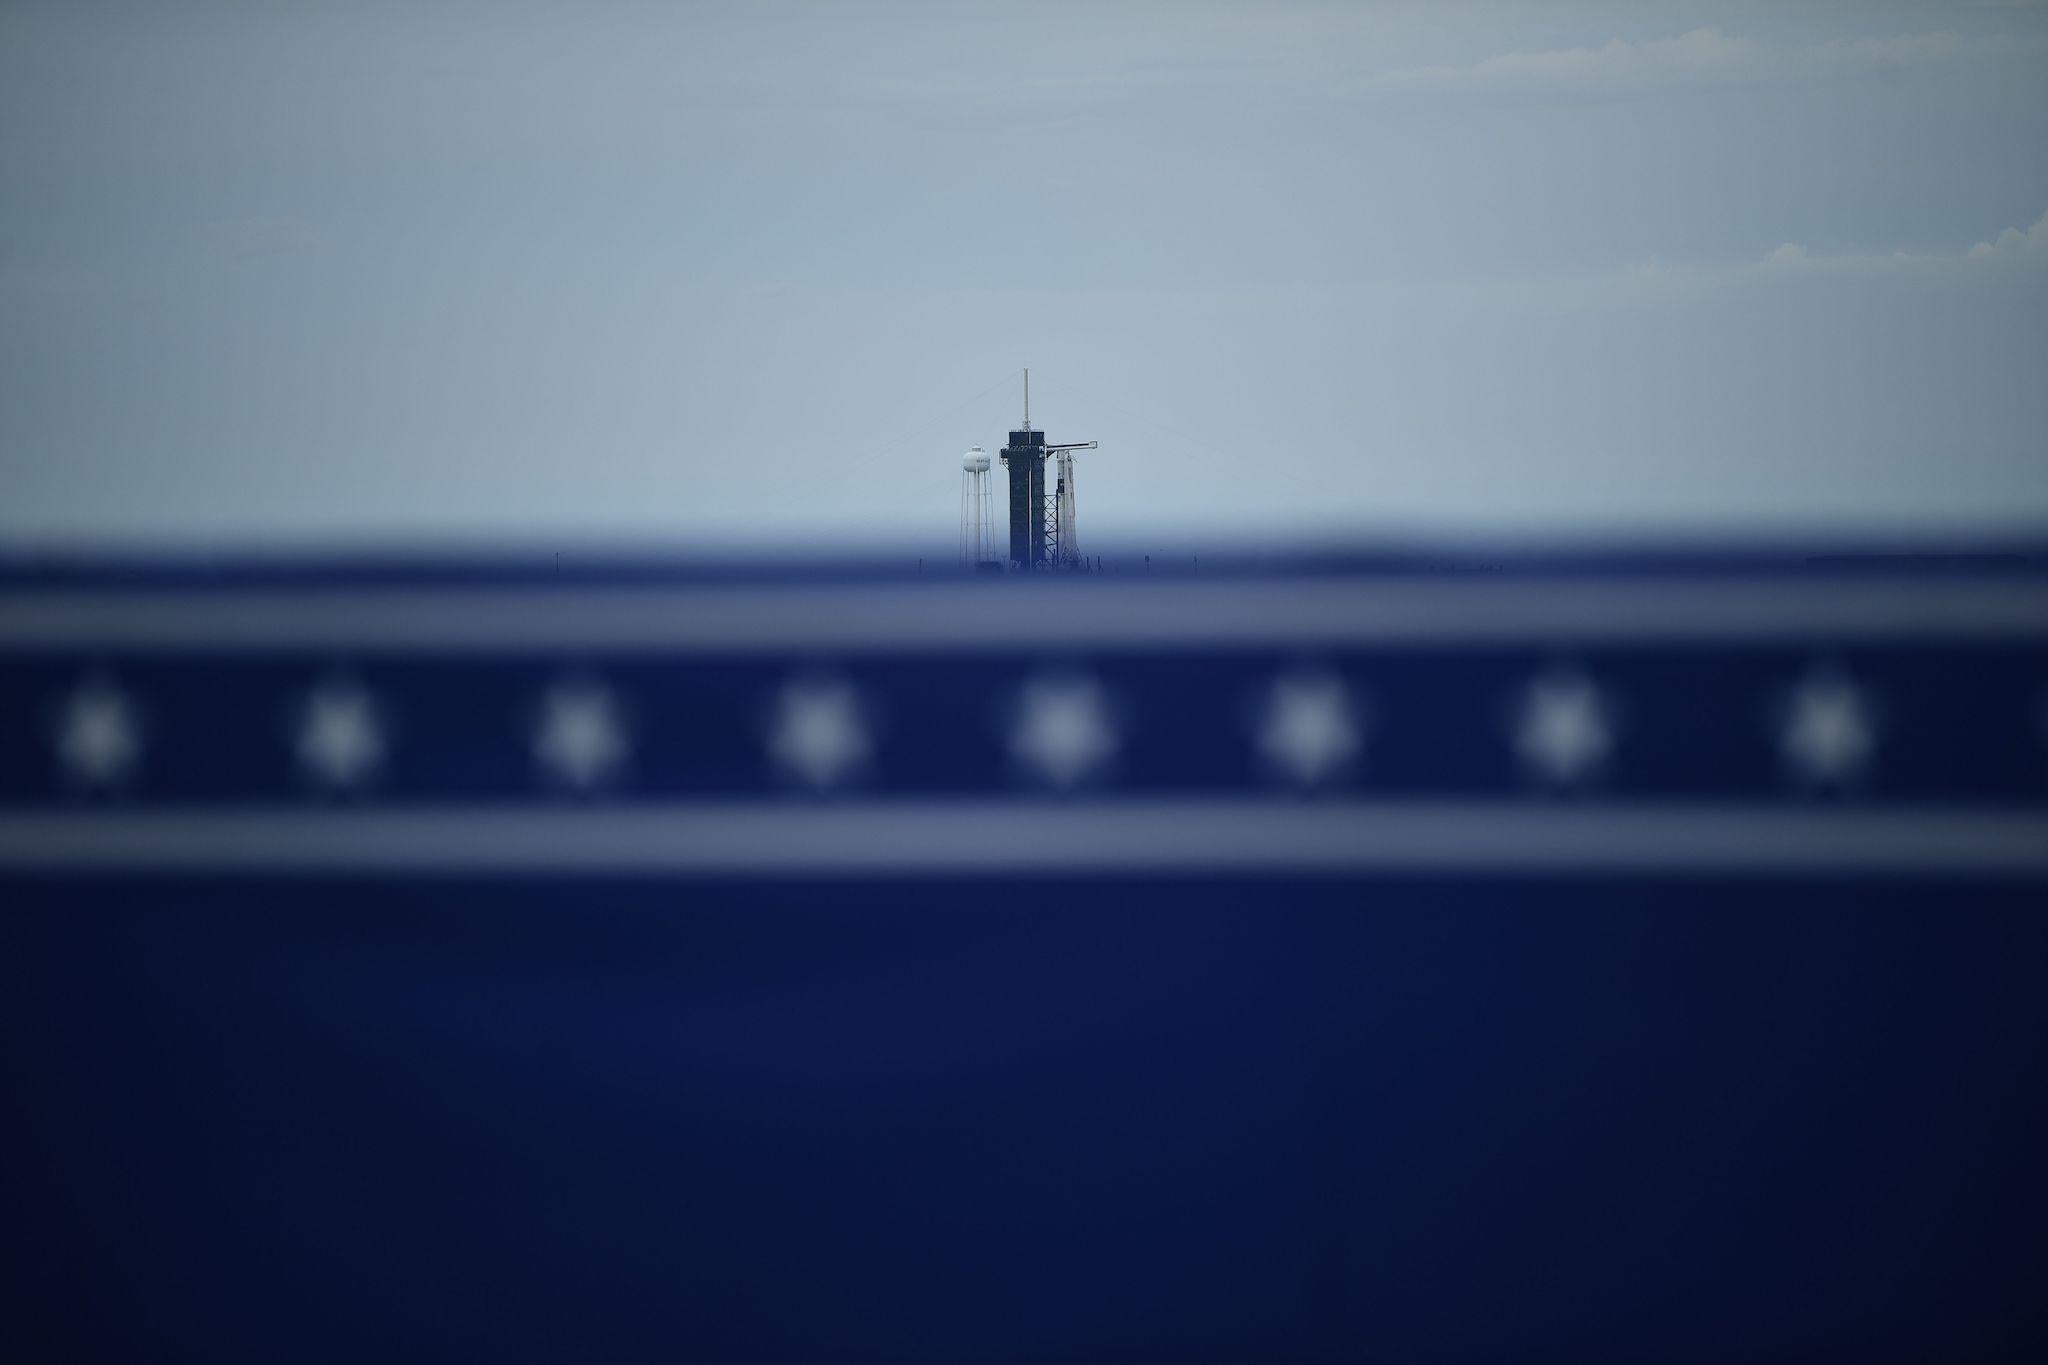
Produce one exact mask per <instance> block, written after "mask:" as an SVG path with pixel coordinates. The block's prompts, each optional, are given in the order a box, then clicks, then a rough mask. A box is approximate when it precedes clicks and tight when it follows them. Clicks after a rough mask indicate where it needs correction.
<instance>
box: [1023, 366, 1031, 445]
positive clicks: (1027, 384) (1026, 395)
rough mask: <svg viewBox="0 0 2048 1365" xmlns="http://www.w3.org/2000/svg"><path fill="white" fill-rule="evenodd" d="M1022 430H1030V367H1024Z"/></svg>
mask: <svg viewBox="0 0 2048 1365" xmlns="http://www.w3.org/2000/svg"><path fill="white" fill-rule="evenodd" d="M1024 430H1026V431H1029V430H1031V367H1030V366H1029V365H1026V366H1025V367H1024Z"/></svg>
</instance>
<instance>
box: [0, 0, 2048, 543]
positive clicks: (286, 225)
mask: <svg viewBox="0 0 2048 1365" xmlns="http://www.w3.org/2000/svg"><path fill="white" fill-rule="evenodd" d="M0 211H4V219H0V540H4V541H10V542H15V543H23V542H33V543H47V542H51V541H63V540H67V539H73V538H88V539H90V538H101V537H109V536H122V535H146V536H149V537H151V538H165V537H170V538H180V539H183V538H191V539H200V540H208V539H223V538H225V539H231V540H248V539H251V538H262V539H265V540H272V539H277V538H285V539H290V538H293V537H301V536H318V537H322V538H329V539H331V538H337V537H339V538H352V537H359V536H368V537H389V536H408V537H420V536H435V535H449V534H457V535H485V536H488V535H492V534H516V535H530V534H534V533H547V534H558V533H559V534H565V535H624V536H629V537H632V538H634V539H636V540H640V541H648V540H653V541H657V542H663V543H668V542H685V541H687V540H688V539H690V538H693V537H709V538H715V539H717V540H720V541H732V540H754V541H764V542H773V541H782V542H787V541H789V540H790V539H792V538H795V537H799V536H814V535H817V536H825V537H829V538H832V539H835V540H851V539H873V538H877V537H889V538H893V539H897V540H899V541H901V542H903V543H906V544H916V545H919V546H931V547H932V548H934V549H935V550H936V551H939V552H943V551H944V550H945V549H946V548H948V547H949V546H950V544H951V538H952V536H953V532H954V524H955V519H956V515H957V481H958V478H959V464H958V455H959V452H960V451H961V450H962V449H963V448H964V447H966V446H967V445H969V444H976V443H979V444H983V445H988V446H991V447H992V446H995V445H997V444H1000V441H1001V438H1002V432H1003V430H1004V429H1005V427H1006V426H1007V425H1008V424H1009V423H1011V422H1012V421H1014V420H1015V418H1016V417H1017V415H1018V405H1019V404H1018V394H1017V386H1016V383H1015V379H1014V375H1015V372H1016V369H1017V367H1019V366H1023V365H1027V364H1028V365H1030V366H1031V367H1032V371H1033V397H1034V404H1033V411H1034V415H1035V416H1037V417H1038V418H1040V419H1041V420H1040V425H1042V426H1044V427H1046V428H1047V429H1048V430H1049V431H1050V433H1051V434H1052V437H1053V439H1056V440H1057V439H1084V438H1099V439H1100V440H1101V441H1102V443H1103V445H1102V449H1101V450H1100V451H1099V452H1097V453H1095V454H1093V455H1091V456H1088V457H1084V458H1085V461H1086V463H1085V465H1084V474H1083V484H1082V486H1083V487H1084V488H1085V489H1086V490H1087V491H1086V493H1085V495H1084V497H1083V499H1082V504H1081V505H1082V528H1083V532H1084V538H1085V536H1086V534H1087V532H1088V531H1089V529H1090V528H1091V527H1092V528H1095V529H1096V530H1097V531H1098V532H1102V531H1106V532H1109V533H1112V534H1114V533H1128V534H1129V535H1131V536H1135V537H1154V536H1164V535H1168V534H1176V535H1178V534H1197V535H1204V534H1214V533H1220V532H1234V533H1237V534H1253V533H1257V534H1263V533H1266V532H1268V531H1277V530H1292V531H1296V532H1303V531H1315V532H1321V531H1329V530H1333V529H1343V528H1351V529H1359V530H1364V531H1368V532H1381V533H1384V532H1396V533H1423V534H1442V533H1466V532H1478V533H1489V534H1497V533H1500V532H1503V531H1505V532H1510V533H1515V534H1521V535H1551V534H1560V533H1571V534H1580V533H1587V532H1594V533H1599V532H1611V531H1615V530H1624V531H1641V530H1644V529H1659V528H1666V527H1672V526H1682V527H1686V528H1689V529H1695V530H1698V529H1705V530H1722V531H1735V532H1746V533H1756V532H1759V531H1762V532H1770V531H1774V530H1779V531H1782V530H1790V529H1793V528H1812V527H1822V528H1830V529H1836V530H1845V531H1849V532H1855V531H1858V530H1864V531H1869V530H1887V529H1894V528H1898V527H1903V526H1921V527H1933V528H1938V529H1947V530H1969V529H1998V530H2007V531H2010V530H2013V529H2020V530H2027V529H2031V530H2033V531H2036V532H2039V531H2042V530H2048V437H2044V432H2048V7H2044V6H2042V5H2038V4H2025V3H2004V4H1992V3H1982V4H1972V3H1948V4H1933V3H1912V4H1908V3H1882V2H1879V0H1872V2H1871V3H1825V2H1823V0H1814V2H1813V3H1801V4H1796V5H1793V4H1784V3H1723V4H1678V3H1666V2H1665V0H1630V2H1629V3H1609V2H1601V0H1556V2H1555V3H1543V4H1536V3H1522V4H1498V3H1494V4H1489V3H1477V2H1461V0H1433V2H1432V3H1417V4H1408V3H1387V4H1343V3H1285V2H1282V0H1263V2H1261V3H1229V4H1226V3H1203V2H1201V0H1194V2H1191V3H1180V4H1163V3H1116V2H1114V0H1090V2H1089V3H1077V4H1063V3H1044V2H1040V3H1031V4H985V5H978V4H907V3H879V4H837V5H829V6H828V5H812V4H784V3H773V2H771V0H747V2H746V3H743V4H731V5H715V4H707V5H687V4H651V3H649V4H641V3H626V2H625V0H600V2H599V3H581V4H571V3H562V4H546V5H542V4H489V5H484V4H476V5H467V4H452V3H441V4H435V3H419V2H417V0H415V2H414V3H393V4H385V3H381V2H380V0H344V2H342V3H333V4H326V3H310V2H309V3H294V4H288V5H266V4H255V3H249V4H222V3H213V4H209V3H186V4H164V3H161V2H160V0H152V2H151V3H142V4H132V5H131V4H115V3H91V2H90V0H62V2H61V3H52V4H47V5H45V4H23V3H16V2H15V0H0Z"/></svg>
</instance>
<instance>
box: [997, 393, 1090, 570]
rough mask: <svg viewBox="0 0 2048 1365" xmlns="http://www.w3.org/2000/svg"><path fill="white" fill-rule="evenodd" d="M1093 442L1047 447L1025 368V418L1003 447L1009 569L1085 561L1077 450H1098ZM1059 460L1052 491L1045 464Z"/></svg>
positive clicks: (1039, 567) (1046, 566)
mask: <svg viewBox="0 0 2048 1365" xmlns="http://www.w3.org/2000/svg"><path fill="white" fill-rule="evenodd" d="M1095 444H1096V443H1095V442H1093V441H1075V442H1071V443H1069V444H1067V445H1048V444H1046V440H1045V433H1044V432H1042V431H1039V430H1038V429H1036V428H1035V427H1033V426H1032V425H1031V371H1029V370H1026V371H1024V422H1023V424H1022V425H1021V426H1020V427H1018V429H1017V430H1015V431H1013V432H1011V433H1010V441H1009V444H1008V445H1005V446H1004V447H1003V450H1002V461H1003V467H1004V468H1005V469H1007V470H1009V471H1010V568H1011V569H1012V570H1014V571H1017V572H1022V573H1029V572H1032V571H1033V570H1037V569H1043V568H1058V567H1063V566H1065V567H1071V566H1076V565H1078V564H1079V563H1080V562H1081V560H1080V556H1081V547H1080V545H1079V544H1078V543H1077V542H1076V540H1075V533H1074V524H1075V518H1074V513H1075V510H1076V509H1075V506H1074V465H1073V459H1074V457H1073V452H1074V451H1076V450H1093V449H1095ZM1048 457H1051V458H1052V459H1053V460H1054V463H1055V479H1054V483H1053V487H1052V491H1051V492H1047V491H1046V487H1045V462H1046V459H1047V458H1048Z"/></svg>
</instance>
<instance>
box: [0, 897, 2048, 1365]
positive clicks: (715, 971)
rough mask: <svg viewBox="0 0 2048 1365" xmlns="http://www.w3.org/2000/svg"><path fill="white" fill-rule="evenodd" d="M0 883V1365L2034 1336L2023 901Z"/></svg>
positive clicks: (2038, 961)
mask: <svg viewBox="0 0 2048 1365" xmlns="http://www.w3.org/2000/svg"><path fill="white" fill-rule="evenodd" d="M5 896H6V908H5V911H4V913H0V1021H4V1030H0V1040H4V1041H0V1048H4V1053H0V1056H4V1063H5V1077H4V1083H5V1086H6V1092H7V1094H8V1097H9V1100H8V1110H9V1114H10V1117H9V1119H8V1129H7V1131H8V1142H7V1151H8V1158H7V1162H6V1167H5V1170H6V1175H5V1188H6V1207H5V1213H4V1219H5V1223H6V1225H7V1233H6V1236H5V1246H6V1249H7V1255H8V1258H9V1262H10V1263H9V1265H8V1267H7V1273H6V1277H5V1284H6V1290H5V1304H4V1312H0V1347H4V1353H5V1354H6V1355H7V1356H8V1358H11V1359H21V1360H26V1359H50V1358H85V1359H92V1358H98V1359H154V1360H164V1359H205V1360H223V1359H260V1360H318V1359H330V1360H363V1359H373V1358H374V1359H409V1358H439V1359H470V1360H564V1359H589V1360H599V1359H652V1358H662V1359H699V1360H717V1359H733V1360H754V1359H761V1360H804V1361H817V1360H876V1361H879V1360H915V1361H935V1362H936V1361H963V1360H1050V1359H1059V1360H1128V1359H1155V1360H1243V1359H1261V1360H1356V1359H1363V1358H1384V1359H1390V1360H1415V1359H1571V1360H1582V1361H1583V1360H1645V1359H1668V1360H1677V1359H1690V1360H1731V1359H1745V1360H1758V1359H1812V1358H1816V1357H1830V1358H1838V1359H1855V1360H1861V1361H1881V1360H1909V1359H1934V1358H1938V1359H1946V1360H1957V1359H1994V1358H2011V1359H2022V1358H2034V1359H2038V1358H2041V1352H2042V1350H2043V1349H2044V1347H2048V1296H2044V1295H2043V1294H2042V1292H2041V1286H2042V1285H2043V1284H2044V1283H2048V1254H2044V1251H2043V1230H2044V1228H2048V1170H2044V1164H2043V1162H2042V1159H2041V1151H2042V1136H2043V1134H2044V1132H2048V1126H2044V1119H2048V1084H2044V1083H2048V1050H2044V1040H2048V994H2044V990H2043V965H2044V963H2048V917H2044V914H2043V910H2044V905H2043V901H2042V897H2041V894H2040V892H2039V889H2038V886H2018V885H2010V884H2000V883H1998V882H1996V881H1990V880H1986V879H1982V878H1975V879H1971V880H1970V881H1968V882H1967V883H1958V884H1954V885H1943V884H1940V883H1939V882H1936V881H1929V880H1924V879H1923V880H1918V881H1861V880H1858V879H1855V878H1847V879H1844V878H1834V879H1830V880H1828V881H1825V882H1823V881H1817V880H1816V881H1812V882H1810V883H1802V882H1798V881H1788V880H1785V879H1782V878H1780V879H1777V880H1766V879H1762V878H1753V877H1743V876H1730V877H1726V878H1713V877H1708V878H1698V877H1689V878H1684V879H1649V878H1637V879H1633V880H1621V879H1608V878H1584V879H1566V878H1549V879H1543V878H1530V879H1522V880H1518V881H1505V880H1496V881H1479V882H1475V881H1470V880H1465V881H1461V880H1459V879H1456V878H1443V877H1437V878H1431V879H1427V880H1423V879H1407V878H1392V877H1360V878H1357V879H1352V880H1347V881H1341V882H1336V881H1309V880H1298V879H1287V878H1280V879H1275V880H1271V881H1263V882H1262V881H1258V880H1253V879H1250V878H1244V877H1225V878H1210V879H1206V880H1203V881H1201V882H1199V883H1196V882H1190V881H1187V880H1183V879H1173V878H1159V879H1149V880H1140V879H1118V878H1099V877H1098V878H1092V879H1089V880H1087V881H1072V880H1062V879H1056V878H1045V879H1029V878H1026V879H1018V880H1012V881H1008V882H1002V881H993V880H982V881H975V882H954V881H947V880H943V879H934V878H930V877H919V878H915V879H912V880H909V881H903V882H895V881H867V882H855V883H850V884H844V885H836V886H835V885H829V884H828V885H821V884H818V883H810V882H806V883H799V884H790V883H787V882H784V883H776V882H772V881H771V882H733V881H726V880H698V881H682V882H677V881H672V880H671V881H662V882H651V881H629V880H622V879H611V878H608V879H599V880H593V881H588V882H579V881H575V880H568V879H560V878H542V879H537V880H532V881H528V882H525V883H519V882H515V881H511V880H504V879H499V880H492V879H484V878H475V877H471V878H460V879H458V878H451V877H439V878H426V879H422V880H414V881H410V882H408V881H405V880H403V879H394V880H390V881H386V882H377V883H361V882H354V881H350V880H346V879H344V880H325V881H322V880H317V879H308V878H292V879H288V880H277V881H266V880H260V879H255V878H252V877H247V876H243V877H223V878H213V879H208V878H168V879H151V880H147V881H142V880H133V881H122V880H116V879H106V878H102V879H98V880H92V881H80V880H77V879H66V878H58V879H52V880H38V879H36V878H34V877H29V876H18V877H15V878H14V879H12V880H10V881H9V882H7V883H6V885H5Z"/></svg>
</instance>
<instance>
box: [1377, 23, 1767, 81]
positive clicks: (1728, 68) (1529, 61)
mask: <svg viewBox="0 0 2048 1365" xmlns="http://www.w3.org/2000/svg"><path fill="white" fill-rule="evenodd" d="M1762 56H1763V49H1762V47H1761V46H1760V45H1759V44H1757V43H1756V42H1754V41H1752V40H1751V39H1748V38H1731V37H1729V36H1727V35H1726V34H1724V33H1722V32H1721V31H1720V30H1719V29H1714V28H1696V29H1694V30H1692V31H1691V32H1690V33H1686V34H1682V35H1680V36H1679V37H1676V38H1657V39H1654V40H1652V41H1650V42H1647V43H1630V42H1624V41H1623V40H1621V39H1619V38H1616V39H1614V40H1613V41H1612V42H1610V43H1608V44H1607V45H1606V46H1605V47H1597V48H1593V47H1573V48H1563V49H1558V50H1555V51H1549V52H1504V53H1501V54H1499V55H1497V56H1493V57H1488V58H1486V59H1485V60H1483V61H1479V62H1474V63H1472V64H1471V65H1469V66H1419V67H1410V68H1408V69H1407V70H1402V71H1388V72H1384V73H1382V74H1380V75H1378V76H1376V77H1374V78H1372V80H1371V82H1370V83H1371V84H1372V85H1373V86H1375V87H1377V88H1380V89H1385V90H1426V91H1462V90H1486V89H1511V90H1555V89H1579V90H1624V89H1635V88H1645V87H1649V86H1654V85H1666V84H1672V83H1682V82H1687V81H1700V80H1725V79H1727V78H1729V77H1730V76H1736V75H1740V74H1741V73H1742V72H1743V71H1744V70H1745V69H1748V68H1752V67H1754V66H1755V65H1756V64H1757V63H1758V61H1759V60H1760V59H1761V57H1762Z"/></svg>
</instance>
